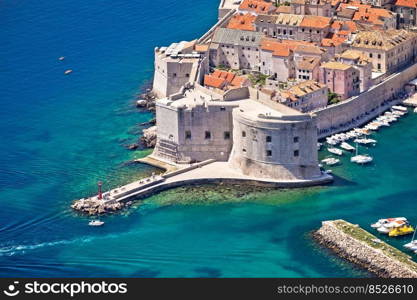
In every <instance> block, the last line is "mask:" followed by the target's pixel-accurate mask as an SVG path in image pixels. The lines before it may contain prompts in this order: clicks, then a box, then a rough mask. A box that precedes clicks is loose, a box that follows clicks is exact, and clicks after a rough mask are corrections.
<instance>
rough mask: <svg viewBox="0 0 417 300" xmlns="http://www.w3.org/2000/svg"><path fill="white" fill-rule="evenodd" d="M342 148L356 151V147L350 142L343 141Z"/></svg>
mask: <svg viewBox="0 0 417 300" xmlns="http://www.w3.org/2000/svg"><path fill="white" fill-rule="evenodd" d="M340 148H342V149H345V150H347V151H354V150H355V147H353V146H352V145H349V144H348V143H346V142H343V143H342V144H341V145H340Z"/></svg>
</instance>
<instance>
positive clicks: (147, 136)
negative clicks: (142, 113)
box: [141, 126, 156, 148]
mask: <svg viewBox="0 0 417 300" xmlns="http://www.w3.org/2000/svg"><path fill="white" fill-rule="evenodd" d="M141 142H142V143H143V145H144V146H145V147H147V148H153V147H155V145H156V126H152V127H149V128H147V129H144V130H143V136H142V137H141Z"/></svg>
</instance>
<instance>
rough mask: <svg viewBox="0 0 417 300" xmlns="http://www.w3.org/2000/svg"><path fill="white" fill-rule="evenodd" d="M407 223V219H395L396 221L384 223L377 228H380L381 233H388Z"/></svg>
mask: <svg viewBox="0 0 417 300" xmlns="http://www.w3.org/2000/svg"><path fill="white" fill-rule="evenodd" d="M407 224H408V222H407V221H406V220H395V221H391V222H388V223H386V224H383V225H382V226H381V227H378V228H377V229H376V230H378V232H380V233H384V234H388V233H390V231H391V230H392V229H393V228H396V227H401V226H405V225H407Z"/></svg>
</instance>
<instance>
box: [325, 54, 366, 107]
mask: <svg viewBox="0 0 417 300" xmlns="http://www.w3.org/2000/svg"><path fill="white" fill-rule="evenodd" d="M320 82H321V83H323V84H325V85H327V87H328V88H329V90H330V91H332V92H333V93H336V94H338V95H339V96H340V98H341V99H342V100H344V99H347V98H349V97H352V96H355V95H358V94H359V93H360V75H359V71H358V70H357V69H355V68H354V67H353V66H351V65H348V64H344V63H341V62H336V61H330V62H327V63H324V64H322V65H321V67H320Z"/></svg>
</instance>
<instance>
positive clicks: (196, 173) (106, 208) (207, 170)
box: [72, 156, 333, 215]
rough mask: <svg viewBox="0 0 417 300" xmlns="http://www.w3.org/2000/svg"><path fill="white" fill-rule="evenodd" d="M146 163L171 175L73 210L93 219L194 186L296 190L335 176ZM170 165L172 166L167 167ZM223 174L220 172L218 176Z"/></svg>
mask: <svg viewBox="0 0 417 300" xmlns="http://www.w3.org/2000/svg"><path fill="white" fill-rule="evenodd" d="M141 162H143V163H150V164H152V165H153V166H156V167H160V168H165V169H169V170H170V171H168V172H166V173H164V174H162V175H152V176H151V177H148V178H144V179H140V180H137V181H134V182H132V183H129V184H127V185H124V186H121V187H118V188H115V189H112V190H109V191H107V192H103V193H101V191H99V192H98V194H97V195H94V196H92V197H87V198H82V199H79V200H76V201H75V202H74V204H73V205H72V208H73V209H75V210H77V211H82V212H85V213H88V214H90V215H95V214H101V213H106V212H111V211H116V210H119V209H121V208H123V207H125V206H126V205H129V204H130V203H131V201H132V200H134V199H140V198H143V197H147V196H150V195H152V194H154V193H157V192H161V191H163V190H167V189H170V188H175V187H179V186H186V185H194V184H210V183H232V184H239V183H244V184H250V185H256V186H265V187H275V188H296V187H307V186H313V185H321V184H327V183H330V182H331V181H332V180H333V178H332V176H330V175H328V174H326V173H321V175H320V176H318V177H316V178H314V180H288V181H283V180H275V179H267V178H255V177H251V176H247V175H243V174H242V173H240V172H238V171H237V170H235V169H233V168H231V167H230V166H229V165H228V163H227V162H219V161H215V160H214V159H210V160H206V161H203V162H199V163H194V164H188V165H178V164H173V163H168V162H165V161H161V160H159V159H156V158H153V157H152V156H150V157H148V158H146V159H143V160H141ZM167 165H170V166H167ZM219 170H221V172H219Z"/></svg>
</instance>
